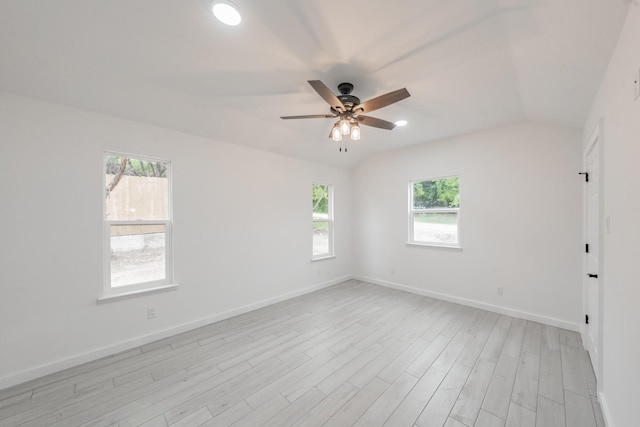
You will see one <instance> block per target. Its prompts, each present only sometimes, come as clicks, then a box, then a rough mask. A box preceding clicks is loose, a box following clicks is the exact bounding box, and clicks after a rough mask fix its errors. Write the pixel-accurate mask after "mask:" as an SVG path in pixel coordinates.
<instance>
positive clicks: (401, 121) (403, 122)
mask: <svg viewBox="0 0 640 427" xmlns="http://www.w3.org/2000/svg"><path fill="white" fill-rule="evenodd" d="M407 123H408V122H407V121H406V120H398V121H397V122H396V123H395V125H396V126H406V124H407Z"/></svg>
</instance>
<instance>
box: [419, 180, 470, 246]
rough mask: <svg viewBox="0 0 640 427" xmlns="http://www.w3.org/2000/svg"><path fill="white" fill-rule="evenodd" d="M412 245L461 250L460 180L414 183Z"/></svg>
mask: <svg viewBox="0 0 640 427" xmlns="http://www.w3.org/2000/svg"><path fill="white" fill-rule="evenodd" d="M409 194H410V202H409V243H416V244H426V245H434V246H452V247H459V246H460V234H459V231H458V221H459V216H460V177H457V176H456V177H449V178H439V179H431V180H424V181H412V182H411V183H410V186H409Z"/></svg>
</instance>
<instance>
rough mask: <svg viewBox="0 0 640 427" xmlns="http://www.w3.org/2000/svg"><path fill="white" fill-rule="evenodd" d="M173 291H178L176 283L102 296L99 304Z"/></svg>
mask: <svg viewBox="0 0 640 427" xmlns="http://www.w3.org/2000/svg"><path fill="white" fill-rule="evenodd" d="M173 289H178V284H176V283H174V284H171V285H162V286H156V287H153V288H148V289H138V290H135V291H128V292H118V293H113V294H110V295H101V296H99V297H98V304H100V303H104V302H110V301H115V300H119V299H125V298H130V297H135V296H138V295H144V294H151V293H155V292H162V291H169V290H173Z"/></svg>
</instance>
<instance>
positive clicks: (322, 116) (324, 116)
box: [280, 114, 338, 120]
mask: <svg viewBox="0 0 640 427" xmlns="http://www.w3.org/2000/svg"><path fill="white" fill-rule="evenodd" d="M336 117H338V116H334V115H332V114H311V115H308V116H284V117H280V118H281V119H284V120H290V119H333V118H336Z"/></svg>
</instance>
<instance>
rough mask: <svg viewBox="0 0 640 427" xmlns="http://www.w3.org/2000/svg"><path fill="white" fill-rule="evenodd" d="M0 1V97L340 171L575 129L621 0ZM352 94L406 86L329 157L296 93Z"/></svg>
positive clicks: (310, 104)
mask: <svg viewBox="0 0 640 427" xmlns="http://www.w3.org/2000/svg"><path fill="white" fill-rule="evenodd" d="M206 1H207V0H56V1H44V0H2V1H0V65H1V66H0V90H5V91H8V92H13V93H18V94H22V95H26V96H30V97H34V98H38V99H43V100H47V101H52V102H56V103H61V104H67V105H72V106H77V107H82V108H86V109H89V110H94V111H99V112H103V113H107V114H111V115H114V116H119V117H124V118H128V119H132V120H137V121H141V122H146V123H153V124H157V125H160V126H164V127H167V128H172V129H176V130H180V131H184V132H189V133H193V134H197V135H202V136H206V137H210V138H213V139H217V140H222V141H227V142H232V143H237V144H243V145H247V146H251V147H255V148H259V149H263V150H268V151H273V152H276V153H281V154H284V155H288V156H293V157H298V158H303V159H307V160H312V161H316V162H320V163H325V164H330V165H335V166H340V167H352V166H354V165H355V164H357V163H358V162H360V161H361V160H362V159H363V158H364V157H366V156H367V155H368V154H371V153H374V152H379V151H384V150H389V149H393V148H397V147H402V146H408V145H412V144H419V143H423V142H427V141H432V140H436V139H441V138H443V137H448V136H452V135H456V134H460V133H465V132H469V131H473V130H478V129H482V128H487V127H491V126H495V125H499V124H504V123H509V122H513V121H517V120H523V119H530V120H539V121H544V122H549V123H554V124H559V125H564V126H571V127H578V128H579V127H582V125H583V123H584V121H585V119H586V115H587V113H588V109H589V107H590V105H591V102H592V100H593V98H594V96H595V93H596V90H597V87H598V85H599V83H600V80H601V79H602V76H603V73H604V70H605V67H606V64H607V63H608V60H609V57H610V55H611V52H612V50H613V47H614V45H615V43H616V41H617V38H618V34H619V32H620V29H621V27H622V24H623V21H624V17H625V15H626V12H627V10H628V7H629V1H628V0H396V1H393V2H382V1H379V0H368V1H365V0H354V1H337V0H323V1H309V0H268V1H267V0H234V3H235V4H236V5H237V6H238V8H239V9H240V11H241V13H242V16H243V22H242V24H241V25H240V26H238V27H228V26H225V25H223V24H221V23H219V22H218V21H217V20H215V18H214V17H213V16H212V15H211V14H210V13H209V10H208V9H207V8H206V6H205V3H206ZM314 79H319V80H322V81H323V82H324V83H325V84H326V85H327V86H329V87H330V88H331V89H334V90H335V91H336V92H337V88H336V86H337V84H338V83H340V82H343V81H348V82H351V83H353V84H354V85H355V90H354V92H353V94H354V95H356V96H359V97H360V99H361V100H362V101H364V100H367V99H369V98H372V97H375V96H378V95H381V94H383V93H386V92H389V91H392V90H395V89H400V88H402V87H406V88H407V89H408V90H409V92H410V93H411V97H410V98H408V99H406V100H404V101H401V102H399V103H398V104H394V105H392V106H389V107H386V108H384V109H381V110H378V111H375V112H373V113H371V116H374V117H378V118H382V119H385V120H389V121H396V120H399V119H406V120H408V121H409V125H408V126H406V127H402V128H396V129H394V130H393V131H386V130H382V129H376V128H371V127H364V126H363V127H362V140H361V141H359V142H356V143H352V144H350V147H349V148H350V149H349V152H348V153H346V154H345V153H340V152H338V149H337V147H338V146H337V143H335V142H333V141H331V140H330V139H329V138H327V136H328V134H329V130H330V128H331V126H332V124H333V121H332V120H329V119H314V120H295V121H294V120H288V121H284V120H281V119H280V118H279V117H280V116H283V115H302V114H325V113H328V105H327V104H326V103H325V102H324V101H323V100H322V99H321V98H320V97H319V96H318V95H317V94H316V93H315V92H314V91H313V89H312V88H311V87H310V86H309V85H308V84H307V80H314Z"/></svg>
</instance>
